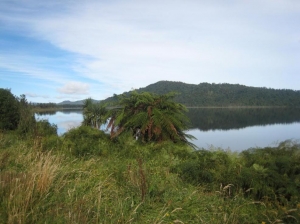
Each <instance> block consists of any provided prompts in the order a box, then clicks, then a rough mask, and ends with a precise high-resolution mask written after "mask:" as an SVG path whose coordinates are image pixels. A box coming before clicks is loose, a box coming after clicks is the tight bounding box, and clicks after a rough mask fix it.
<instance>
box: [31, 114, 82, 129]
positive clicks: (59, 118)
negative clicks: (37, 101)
mask: <svg viewBox="0 0 300 224" xmlns="http://www.w3.org/2000/svg"><path fill="white" fill-rule="evenodd" d="M35 117H36V119H40V120H41V119H46V120H48V121H49V122H50V123H51V124H56V125H57V134H58V135H62V134H64V133H65V132H67V131H68V130H70V129H72V128H75V127H78V126H79V125H81V122H82V120H83V116H82V110H61V111H47V112H39V113H36V114H35Z"/></svg>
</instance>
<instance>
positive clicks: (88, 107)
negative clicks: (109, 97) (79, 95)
mask: <svg viewBox="0 0 300 224" xmlns="http://www.w3.org/2000/svg"><path fill="white" fill-rule="evenodd" d="M106 115H107V109H106V106H105V105H104V104H101V103H93V100H92V99H91V98H89V99H86V100H85V102H84V105H83V122H82V124H83V125H86V126H91V127H94V128H97V129H99V128H100V126H101V125H102V124H105V123H106V120H107V116H106Z"/></svg>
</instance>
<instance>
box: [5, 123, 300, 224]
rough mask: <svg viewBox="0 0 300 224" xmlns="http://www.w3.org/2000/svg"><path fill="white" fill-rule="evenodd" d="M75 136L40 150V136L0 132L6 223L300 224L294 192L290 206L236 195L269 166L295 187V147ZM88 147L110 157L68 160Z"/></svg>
mask: <svg viewBox="0 0 300 224" xmlns="http://www.w3.org/2000/svg"><path fill="white" fill-rule="evenodd" d="M70 133H71V134H70V135H68V133H67V134H66V135H64V136H62V137H58V136H55V135H48V136H47V137H42V139H43V140H46V139H47V141H45V142H44V141H42V144H36V141H37V138H31V137H29V136H28V138H19V136H18V135H17V134H16V132H7V131H6V132H0V169H1V172H0V223H212V224H217V223H222V224H223V223H227V224H229V223H230V224H231V223H232V224H237V223H298V222H299V220H300V216H299V214H300V213H299V211H300V210H299V209H300V203H299V198H298V199H297V195H299V191H298V192H295V191H294V192H291V197H290V199H286V201H285V202H284V203H283V202H282V201H280V200H278V198H270V197H269V198H266V197H265V198H261V199H258V198H257V200H254V199H253V197H254V196H255V195H252V190H250V191H248V192H249V193H250V195H247V192H246V190H245V191H242V192H239V191H236V188H237V187H238V186H242V184H243V182H244V181H246V178H248V179H249V183H251V181H256V180H255V179H256V178H257V177H258V176H259V175H263V176H264V175H266V174H268V172H269V169H270V167H273V168H272V169H274V170H273V172H274V173H276V172H277V173H278V174H279V175H282V174H283V173H287V175H288V177H289V178H290V176H292V175H294V176H295V179H294V182H297V178H296V176H297V175H298V174H299V172H298V166H299V162H298V161H299V145H297V144H292V143H282V144H281V145H279V146H278V147H276V148H273V150H275V151H276V150H278V152H275V153H274V155H271V154H270V153H271V152H270V151H272V150H271V149H270V150H269V151H268V150H267V151H264V150H265V149H260V150H259V149H255V150H249V151H245V152H244V153H245V155H244V153H240V154H235V153H231V152H225V151H222V150H210V151H205V150H200V151H193V150H192V149H191V148H190V147H188V146H186V145H184V144H182V145H180V144H174V143H172V142H171V141H170V142H163V143H162V144H154V143H152V142H149V143H147V144H142V143H141V142H139V141H134V140H132V139H131V140H130V139H128V138H125V137H124V138H123V136H120V138H118V139H116V140H114V142H111V141H110V139H109V136H107V135H105V134H104V133H103V132H101V131H99V130H97V129H94V128H91V127H86V126H82V127H80V128H78V129H73V130H71V131H70ZM102 135H103V136H102ZM101 136H102V137H101ZM30 141H32V143H31V144H28V143H29V142H30ZM46 142H48V143H49V144H45V143H46ZM85 142H88V143H89V144H91V145H92V144H95V145H97V144H98V146H99V144H100V146H99V147H98V149H101V152H102V153H103V152H104V151H106V153H105V156H103V154H102V153H101V155H100V156H97V154H98V153H97V152H98V149H97V151H95V152H94V151H92V152H91V153H92V154H91V156H86V155H85V157H84V159H82V158H78V157H77V155H76V154H73V155H72V154H70V150H71V152H72V150H73V149H74V147H76V145H82V146H84V147H85V148H86V149H88V148H89V147H87V146H86V145H85ZM45 149H47V150H45ZM102 150H103V151H102ZM263 151H264V152H263ZM267 153H268V154H267ZM286 154H287V155H288V156H286ZM270 155H271V156H270ZM260 157H263V158H260ZM286 157H290V161H291V164H287V162H286ZM264 160H267V161H266V162H265V163H262V161H264ZM188 162H190V163H191V164H190V165H189V164H188ZM183 164H185V165H186V166H190V167H198V168H201V169H205V170H206V171H207V172H209V174H210V175H211V177H212V178H213V180H214V181H211V180H210V179H209V178H207V179H205V178H204V181H205V182H206V184H207V186H206V188H205V183H204V181H203V180H202V179H201V178H198V181H199V182H198V183H196V182H192V179H188V178H186V179H184V177H183V176H182V175H183V174H184V173H182V172H181V170H183V169H185V168H184V166H183ZM193 164H194V165H193ZM267 164H269V165H267ZM271 164H273V165H271ZM275 166H276V167H278V169H275ZM246 168H247V169H246ZM185 170H187V171H188V169H185ZM171 171H172V172H171ZM194 171H195V174H196V172H198V174H199V173H200V174H201V172H200V171H197V170H196V169H195V170H194ZM194 171H193V172H194ZM243 171H247V173H248V174H249V175H248V176H246V172H245V173H243V178H244V179H243V178H237V177H241V174H242V172H243ZM188 172H189V171H188ZM193 172H190V174H189V175H191V177H192V175H194V174H193ZM255 172H256V173H257V176H255ZM198 174H197V175H198ZM201 175H202V176H203V177H205V175H203V173H202V174H201ZM268 175H269V174H268ZM274 175H275V174H274ZM283 175H284V174H283ZM280 177H281V176H280ZM230 178H231V179H230ZM251 178H252V179H251ZM260 178H261V177H260ZM266 178H268V176H267V177H266ZM261 179H262V180H264V179H263V178H261ZM220 181H222V182H220ZM233 181H236V182H233ZM191 183H192V184H191ZM220 183H222V185H221V184H220ZM226 183H231V184H227V185H225V184H226ZM288 184H290V183H289V182H288ZM195 185H196V186H195ZM266 185H267V183H266ZM269 187H270V186H269ZM287 188H288V185H287Z"/></svg>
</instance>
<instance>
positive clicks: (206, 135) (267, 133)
mask: <svg viewBox="0 0 300 224" xmlns="http://www.w3.org/2000/svg"><path fill="white" fill-rule="evenodd" d="M188 116H189V118H190V120H191V125H190V129H189V130H188V131H187V133H188V134H192V135H193V136H195V137H196V138H197V140H194V141H192V142H193V143H194V144H195V145H197V146H198V147H200V148H205V149H208V148H211V147H215V148H218V147H220V148H223V149H231V150H232V151H242V150H245V149H248V148H251V147H266V146H276V145H277V144H278V143H279V142H282V141H285V140H289V139H292V140H297V141H299V140H300V108H299V109H286V108H279V109H274V108H272V109H270V108H269V109H224V108H223V109H189V112H188ZM36 118H38V119H48V120H49V122H50V123H54V124H56V125H57V127H58V134H59V135H62V134H63V133H65V132H66V131H68V130H69V129H71V128H73V127H77V126H79V125H80V124H81V122H82V120H83V117H82V111H76V110H69V111H56V112H50V113H48V112H47V113H38V114H36Z"/></svg>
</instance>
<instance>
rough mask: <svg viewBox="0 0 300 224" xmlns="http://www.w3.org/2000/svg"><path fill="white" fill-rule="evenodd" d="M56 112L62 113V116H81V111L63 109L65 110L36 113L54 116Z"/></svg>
mask: <svg viewBox="0 0 300 224" xmlns="http://www.w3.org/2000/svg"><path fill="white" fill-rule="evenodd" d="M57 112H62V113H64V114H71V113H76V114H82V110H81V109H79V110H78V109H65V110H55V111H40V112H36V114H37V115H55V114H56V113H57Z"/></svg>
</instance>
